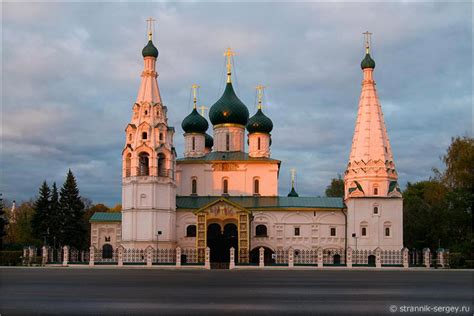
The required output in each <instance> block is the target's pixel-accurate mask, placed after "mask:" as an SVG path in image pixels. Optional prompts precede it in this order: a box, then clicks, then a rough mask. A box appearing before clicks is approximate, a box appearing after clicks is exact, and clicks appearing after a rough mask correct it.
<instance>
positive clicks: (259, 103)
mask: <svg viewBox="0 0 474 316" xmlns="http://www.w3.org/2000/svg"><path fill="white" fill-rule="evenodd" d="M256 89H257V109H258V110H261V109H262V99H263V90H264V89H265V87H264V86H262V85H258V86H257V87H256Z"/></svg>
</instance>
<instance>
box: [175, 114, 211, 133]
mask: <svg viewBox="0 0 474 316" xmlns="http://www.w3.org/2000/svg"><path fill="white" fill-rule="evenodd" d="M181 127H182V128H183V131H184V132H185V133H200V134H204V133H205V132H206V131H207V128H208V127H209V123H208V122H207V120H206V119H205V118H204V117H203V116H202V115H201V114H199V113H198V111H197V110H196V109H193V111H192V112H191V114H189V115H188V116H186V117H185V118H184V120H183V122H182V123H181Z"/></svg>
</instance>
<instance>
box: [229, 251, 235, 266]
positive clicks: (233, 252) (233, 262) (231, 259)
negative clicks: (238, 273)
mask: <svg viewBox="0 0 474 316" xmlns="http://www.w3.org/2000/svg"><path fill="white" fill-rule="evenodd" d="M229 251H230V262H229V270H232V269H235V249H234V247H230V250H229Z"/></svg>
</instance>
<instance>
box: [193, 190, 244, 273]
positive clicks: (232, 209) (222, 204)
mask: <svg viewBox="0 0 474 316" xmlns="http://www.w3.org/2000/svg"><path fill="white" fill-rule="evenodd" d="M194 214H195V215H196V217H197V225H196V226H197V236H196V248H197V251H198V261H199V262H204V261H205V253H206V247H209V250H210V262H211V266H212V267H221V268H227V267H228V265H229V262H230V248H232V247H233V248H234V249H235V263H248V262H249V239H250V235H249V223H250V217H251V212H250V211H248V210H247V209H245V208H242V207H241V206H240V205H238V204H235V203H232V202H230V201H228V200H227V199H225V198H218V199H216V200H215V201H213V202H211V203H209V204H208V205H206V206H204V207H202V208H201V209H199V210H197V211H195V212H194Z"/></svg>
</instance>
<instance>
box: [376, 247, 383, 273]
mask: <svg viewBox="0 0 474 316" xmlns="http://www.w3.org/2000/svg"><path fill="white" fill-rule="evenodd" d="M375 267H376V268H381V267H382V249H380V247H377V248H376V249H375Z"/></svg>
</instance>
